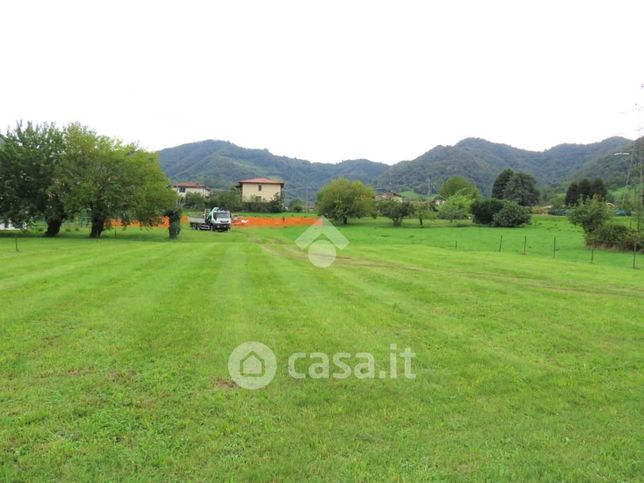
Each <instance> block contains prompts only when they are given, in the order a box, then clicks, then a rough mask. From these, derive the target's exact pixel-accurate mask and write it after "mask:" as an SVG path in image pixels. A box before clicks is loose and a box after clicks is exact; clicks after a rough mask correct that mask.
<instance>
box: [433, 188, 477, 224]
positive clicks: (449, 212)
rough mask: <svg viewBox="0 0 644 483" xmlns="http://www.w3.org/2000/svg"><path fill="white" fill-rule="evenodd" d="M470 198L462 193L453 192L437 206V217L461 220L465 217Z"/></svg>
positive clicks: (470, 201) (451, 220)
mask: <svg viewBox="0 0 644 483" xmlns="http://www.w3.org/2000/svg"><path fill="white" fill-rule="evenodd" d="M471 203H472V200H471V199H470V198H469V197H468V196H466V195H463V194H460V193H459V194H455V195H452V196H450V197H449V198H447V200H445V203H443V204H442V205H441V206H440V207H439V208H438V217H439V218H440V219H442V220H449V221H450V222H453V221H454V220H462V219H463V218H466V217H467V212H468V211H469V209H470V204H471Z"/></svg>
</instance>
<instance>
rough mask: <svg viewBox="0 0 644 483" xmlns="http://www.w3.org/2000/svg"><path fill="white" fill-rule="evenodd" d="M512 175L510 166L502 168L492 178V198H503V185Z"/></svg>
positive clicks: (506, 183) (505, 184) (504, 185)
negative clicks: (494, 177) (493, 178)
mask: <svg viewBox="0 0 644 483" xmlns="http://www.w3.org/2000/svg"><path fill="white" fill-rule="evenodd" d="M512 176H514V171H513V170H512V169H510V168H508V169H504V170H503V171H501V172H500V173H499V175H498V176H497V177H496V179H495V180H494V185H493V186H492V198H496V199H498V200H502V199H503V193H504V192H505V187H506V186H507V185H508V181H510V178H512Z"/></svg>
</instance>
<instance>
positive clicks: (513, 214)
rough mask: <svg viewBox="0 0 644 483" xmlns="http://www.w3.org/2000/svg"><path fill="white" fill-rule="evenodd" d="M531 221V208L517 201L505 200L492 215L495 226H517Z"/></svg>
mask: <svg viewBox="0 0 644 483" xmlns="http://www.w3.org/2000/svg"><path fill="white" fill-rule="evenodd" d="M526 223H530V208H527V207H525V206H519V205H518V204H517V203H515V202H513V201H511V202H505V203H504V206H503V208H501V209H500V210H499V211H498V212H497V213H495V214H494V216H493V217H492V225H493V226H505V227H515V226H521V225H525V224H526Z"/></svg>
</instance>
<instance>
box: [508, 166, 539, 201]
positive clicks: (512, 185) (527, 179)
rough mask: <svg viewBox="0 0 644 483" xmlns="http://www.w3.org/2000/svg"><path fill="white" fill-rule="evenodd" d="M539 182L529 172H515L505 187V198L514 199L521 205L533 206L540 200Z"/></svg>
mask: <svg viewBox="0 0 644 483" xmlns="http://www.w3.org/2000/svg"><path fill="white" fill-rule="evenodd" d="M536 184H537V182H536V180H535V179H534V177H532V175H530V174H528V173H513V174H512V176H510V178H509V179H508V181H507V183H506V184H505V188H504V189H503V198H502V199H504V200H509V201H514V202H515V203H517V204H519V205H521V206H533V205H536V204H537V203H538V202H539V191H538V190H537V186H536Z"/></svg>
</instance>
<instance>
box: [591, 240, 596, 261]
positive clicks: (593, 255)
mask: <svg viewBox="0 0 644 483" xmlns="http://www.w3.org/2000/svg"><path fill="white" fill-rule="evenodd" d="M590 263H595V241H594V240H593V241H592V243H591V244H590Z"/></svg>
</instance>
